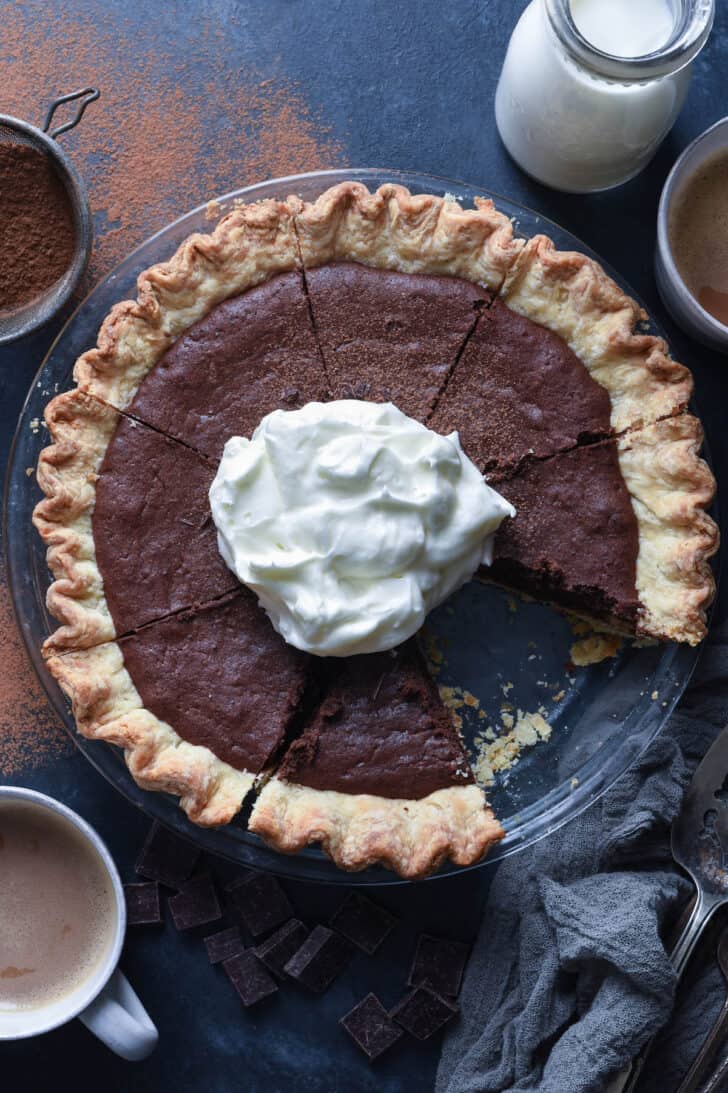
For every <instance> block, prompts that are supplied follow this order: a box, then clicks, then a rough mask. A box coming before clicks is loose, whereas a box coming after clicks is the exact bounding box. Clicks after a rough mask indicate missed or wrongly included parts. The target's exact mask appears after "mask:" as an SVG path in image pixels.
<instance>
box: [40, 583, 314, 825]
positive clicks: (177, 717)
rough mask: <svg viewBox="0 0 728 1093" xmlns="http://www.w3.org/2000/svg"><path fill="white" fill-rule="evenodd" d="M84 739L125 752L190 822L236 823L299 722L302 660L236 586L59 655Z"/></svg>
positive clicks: (143, 781)
mask: <svg viewBox="0 0 728 1093" xmlns="http://www.w3.org/2000/svg"><path fill="white" fill-rule="evenodd" d="M48 667H49V669H50V671H51V672H52V673H53V675H54V676H55V678H56V679H57V680H58V682H59V683H60V685H61V687H62V688H63V690H64V691H65V692H66V694H67V695H68V696H69V697H70V698H71V700H72V704H73V712H74V716H75V718H76V724H77V726H78V730H79V732H81V733H82V734H83V735H84V736H87V737H90V738H92V739H97V740H106V741H107V742H109V743H111V744H117V745H119V746H120V747H122V748H124V751H125V756H126V761H127V764H128V766H129V769H130V770H131V773H132V775H133V776H134V778H135V780H136V781H137V782H138V783H139V785H141V786H142V787H143V788H145V789H155V790H163V791H165V792H168V793H176V794H179V796H180V798H181V801H180V804H181V806H182V808H184V810H185V812H186V813H187V815H188V816H189V817H190V819H191V820H194V822H195V823H199V824H203V825H214V824H223V823H227V822H228V821H229V820H231V819H232V818H233V816H234V815H235V813H236V812H237V811H238V810H239V809H240V806H241V804H242V802H243V800H244V798H245V796H246V794H247V793H248V792H249V791H250V789H251V788H252V786H253V784H254V782H255V780H256V777H257V776H258V775H259V774H260V772H261V771H263V770H264V769H265V768H266V767H267V766H268V765H269V763H270V762H271V761H272V759H273V757H274V755H275V754H276V752H277V750H278V749H279V748H280V746H281V744H282V742H283V740H284V739H285V737H286V735H287V734H288V733H289V732H290V731H291V728H292V726H293V724H294V722H295V718H296V716H297V714H298V711H299V708H300V705H301V701H302V698H303V694H304V690H305V687H306V683H307V679H308V658H307V657H306V656H305V655H304V654H303V653H300V652H299V651H298V650H297V649H294V648H293V647H292V646H290V645H287V644H286V643H285V642H284V641H283V639H282V638H281V637H279V635H278V634H277V633H276V632H275V631H274V630H273V627H272V626H271V625H270V623H269V621H268V619H267V618H266V616H265V615H264V613H263V611H262V609H261V608H260V607H259V606H258V602H257V600H256V599H255V596H253V594H252V593H251V592H248V590H247V589H241V590H240V591H239V592H236V593H235V594H234V595H232V596H226V597H223V598H222V599H221V600H220V601H218V602H217V603H214V604H210V605H208V606H207V607H203V608H200V609H198V610H195V611H191V612H182V613H180V614H177V615H171V616H169V617H168V618H166V619H163V620H161V621H159V622H154V623H151V624H150V625H149V626H145V627H143V628H142V629H140V630H138V631H137V632H136V633H134V634H129V635H128V636H126V637H123V638H121V639H120V640H119V641H116V642H105V643H104V644H101V645H96V646H94V647H93V648H90V649H82V650H77V651H74V652H67V653H64V654H62V655H54V656H52V657H51V658H50V659H49V661H48Z"/></svg>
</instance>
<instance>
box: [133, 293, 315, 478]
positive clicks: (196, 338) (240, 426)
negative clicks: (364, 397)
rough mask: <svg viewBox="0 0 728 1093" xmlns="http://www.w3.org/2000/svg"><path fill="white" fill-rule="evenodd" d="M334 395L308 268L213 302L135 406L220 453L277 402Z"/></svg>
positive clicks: (289, 404)
mask: <svg viewBox="0 0 728 1093" xmlns="http://www.w3.org/2000/svg"><path fill="white" fill-rule="evenodd" d="M327 397H328V384H327V381H326V377H325V375H324V369H323V365H322V363H321V355H320V353H319V349H318V346H317V344H316V339H315V337H314V332H313V330H312V328H311V322H310V318H309V312H308V304H307V302H306V296H305V293H304V291H303V281H302V278H301V274H300V273H296V272H294V273H283V274H280V275H279V276H278V277H274V278H272V280H270V281H266V282H265V283H264V284H262V285H258V286H257V287H256V288H251V289H249V290H248V292H245V293H243V294H242V295H241V296H235V297H233V298H232V299H230V300H226V301H225V302H224V303H221V304H218V305H217V307H215V308H213V309H212V311H211V312H210V313H209V315H207V316H205V318H204V319H200V321H199V322H197V323H195V325H194V326H193V327H191V328H190V329H189V330H188V331H186V333H185V334H184V335H183V336H182V337H181V338H179V339H178V341H176V342H175V344H174V345H173V346H172V348H171V349H169V350H168V352H167V353H165V355H164V356H163V357H162V359H161V360H160V361H159V363H158V364H157V365H156V367H155V368H153V369H152V370H151V371H150V372H149V373H148V374H147V376H145V378H144V380H143V381H142V382H141V384H140V385H139V390H138V391H137V393H136V395H135V397H134V399H133V401H132V404H131V406H130V408H129V410H130V413H131V414H133V415H134V416H135V417H138V418H139V419H140V420H141V421H145V422H147V423H149V424H150V425H153V426H154V427H155V428H157V429H160V430H161V431H162V432H165V433H168V434H169V435H170V436H173V437H177V438H178V439H179V440H182V441H184V442H185V443H186V444H189V445H190V446H191V447H193V448H197V449H198V450H199V451H201V452H203V453H204V454H205V455H207V456H211V457H213V458H216V459H219V458H220V456H221V455H222V449H223V447H224V445H225V441H226V440H228V439H229V438H230V437H231V436H250V435H251V433H252V432H253V430H254V429H255V427H256V425H257V424H258V422H259V421H260V419H261V418H262V417H264V416H265V415H266V414H269V413H270V412H271V411H272V410H277V409H283V410H296V409H299V408H300V407H301V406H303V405H305V403H307V402H316V401H322V400H324V399H326V398H327Z"/></svg>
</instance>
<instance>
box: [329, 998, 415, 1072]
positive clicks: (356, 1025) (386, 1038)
mask: <svg viewBox="0 0 728 1093" xmlns="http://www.w3.org/2000/svg"><path fill="white" fill-rule="evenodd" d="M339 1024H340V1025H343V1026H344V1028H345V1029H346V1031H347V1032H348V1033H349V1035H350V1036H351V1038H352V1040H354V1041H355V1042H356V1043H357V1044H358V1045H359V1047H360V1048H361V1049H362V1051H363V1052H364V1054H365V1055H367V1056H368V1057H369V1059H370V1060H371V1061H372V1062H373V1061H374V1060H375V1059H378V1058H379V1056H380V1055H383V1054H384V1052H385V1051H387V1049H388V1048H390V1047H391V1046H392V1044H396V1043H397V1040H399V1039H400V1037H401V1036H402V1029H401V1028H398V1027H397V1025H395V1023H394V1021H393V1020H392V1018H391V1017H390V1016H389V1014H388V1013H387V1011H386V1010H385V1008H384V1006H383V1005H382V1003H381V1002H380V1001H379V999H378V998H377V996H376V995H375V994H368V995H367V996H366V998H363V999H362V1000H361V1002H360V1003H359V1004H358V1005H357V1006H354V1009H353V1010H351V1011H350V1012H349V1013H347V1014H346V1016H345V1017H342V1018H340V1020H339Z"/></svg>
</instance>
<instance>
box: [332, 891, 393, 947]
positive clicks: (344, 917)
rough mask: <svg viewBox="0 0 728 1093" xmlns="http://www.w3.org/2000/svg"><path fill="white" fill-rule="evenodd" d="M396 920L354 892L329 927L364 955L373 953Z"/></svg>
mask: <svg viewBox="0 0 728 1093" xmlns="http://www.w3.org/2000/svg"><path fill="white" fill-rule="evenodd" d="M396 922H397V920H396V918H395V917H394V915H390V913H389V911H385V910H384V908H382V907H377V905H376V903H372V901H371V900H370V899H367V898H366V896H360V895H359V894H358V893H356V892H352V893H351V895H349V897H348V898H347V899H346V900H345V902H344V903H343V904H342V905H341V907H340V908H339V909H338V911H337V912H336V913H335V914H334V916H333V918H332V919H331V925H332V926H333V927H334V929H335V930H338V931H339V933H340V934H343V935H344V937H346V938H348V939H349V941H352V942H353V943H354V945H356V946H357V947H358V948H360V949H363V950H364V952H365V953H369V954H370V955H371V954H372V953H375V952H376V951H377V949H378V948H379V946H380V945H381V944H382V942H383V941H384V939H385V937H386V936H387V934H389V933H390V932H391V930H392V929H393V928H394V926H395V924H396Z"/></svg>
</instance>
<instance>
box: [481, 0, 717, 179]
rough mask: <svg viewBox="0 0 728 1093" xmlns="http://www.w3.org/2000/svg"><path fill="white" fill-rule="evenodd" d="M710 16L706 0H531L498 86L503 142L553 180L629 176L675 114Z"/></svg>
mask: <svg viewBox="0 0 728 1093" xmlns="http://www.w3.org/2000/svg"><path fill="white" fill-rule="evenodd" d="M712 17H713V3H712V0H532V3H530V4H529V5H528V7H527V8H526V10H525V11H524V13H523V15H522V16H521V18H520V20H519V21H518V24H517V25H516V28H515V30H514V31H513V35H512V37H511V40H510V43H509V46H508V51H507V53H506V58H505V61H504V63H503V71H502V72H501V77H500V80H499V83H498V89H497V91H496V99H495V113H496V122H497V124H498V130H499V132H500V135H501V138H502V139H503V142H504V144H505V146H506V148H507V149H508V151H509V152H510V154H511V155H512V156H513V158H514V159H515V160H516V162H517V163H518V164H519V165H520V166H521V167H522V168H523V169H524V170H525V171H527V172H528V174H530V175H532V176H533V177H534V178H536V179H538V180H539V181H540V182H544V183H546V184H547V185H549V186H553V187H555V188H556V189H559V190H567V191H571V192H574V193H584V192H588V191H590V190H602V189H607V188H609V187H610V186H616V185H619V183H621V182H625V181H626V180H627V179H628V178H631V177H632V176H633V175H635V174H637V173H638V172H639V171H640V170H642V168H643V167H644V166H645V165H646V164H647V163H648V161H649V160H650V159H651V158H652V156H653V154H654V152H655V151H656V149H657V146H658V145H659V143H660V142H661V141H662V139H663V137H664V136H665V135H666V133H667V132H668V130H669V129H670V128H671V126H672V124H673V122H674V121H675V118H676V117H677V114H678V112H679V110H680V107H681V106H682V104H683V101H684V99H685V95H686V93H687V89H688V84H689V81H690V62H691V61H692V59H693V58H694V57H695V56H696V54H697V53H698V51H699V50H700V48H702V46H703V44H704V43H705V40H706V39H707V36H708V33H709V31H710V26H711V24H712Z"/></svg>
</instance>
